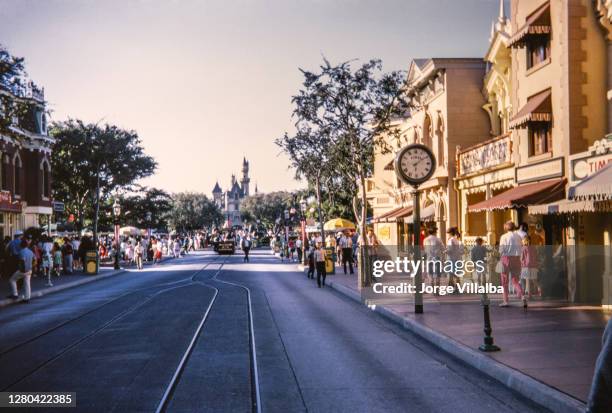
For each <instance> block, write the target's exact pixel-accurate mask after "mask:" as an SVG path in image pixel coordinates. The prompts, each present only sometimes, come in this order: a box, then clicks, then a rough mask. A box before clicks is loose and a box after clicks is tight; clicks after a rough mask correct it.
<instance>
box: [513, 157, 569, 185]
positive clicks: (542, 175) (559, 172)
mask: <svg viewBox="0 0 612 413" xmlns="http://www.w3.org/2000/svg"><path fill="white" fill-rule="evenodd" d="M563 165H564V163H563V157H562V156H561V157H559V158H555V159H549V160H546V161H542V162H538V163H533V164H530V165H525V166H519V167H518V168H516V169H515V180H516V183H517V184H526V183H528V182H536V181H543V180H545V179H552V178H560V177H562V176H563V175H564V172H565V171H564V167H563Z"/></svg>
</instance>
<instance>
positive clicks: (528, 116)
mask: <svg viewBox="0 0 612 413" xmlns="http://www.w3.org/2000/svg"><path fill="white" fill-rule="evenodd" d="M550 95H551V91H550V89H546V90H543V91H541V92H539V93H536V94H535V95H533V96H531V97H530V98H529V99H527V103H526V104H525V105H524V106H523V107H522V108H521V109H520V110H519V111H518V113H517V114H516V115H514V116H513V117H512V118H511V119H510V124H509V126H510V128H512V129H515V128H521V127H523V126H525V125H526V124H527V122H550V121H551V120H552V114H551V112H552V106H551V102H550Z"/></svg>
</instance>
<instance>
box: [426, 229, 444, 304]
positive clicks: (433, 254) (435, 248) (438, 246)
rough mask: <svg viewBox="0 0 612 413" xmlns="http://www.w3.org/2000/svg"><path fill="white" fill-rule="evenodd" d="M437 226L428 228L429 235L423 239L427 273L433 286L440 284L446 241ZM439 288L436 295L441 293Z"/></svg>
mask: <svg viewBox="0 0 612 413" xmlns="http://www.w3.org/2000/svg"><path fill="white" fill-rule="evenodd" d="M437 232H438V230H437V229H436V228H429V229H428V230H427V233H428V234H429V235H427V237H425V239H424V240H423V252H424V253H425V259H426V261H425V262H426V263H427V268H426V270H427V274H428V275H429V276H430V277H431V285H432V286H438V287H439V286H440V278H441V276H442V254H444V243H443V242H442V240H441V239H440V238H438V236H437V235H436V233H437ZM439 294H440V293H438V289H436V290H435V293H434V295H439Z"/></svg>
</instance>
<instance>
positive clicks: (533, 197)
mask: <svg viewBox="0 0 612 413" xmlns="http://www.w3.org/2000/svg"><path fill="white" fill-rule="evenodd" d="M563 198H565V178H558V179H551V180H548V181H542V182H536V183H533V184H527V185H520V186H517V187H514V188H512V189H509V190H507V191H505V192H502V193H501V194H498V195H495V196H494V197H492V198H489V199H487V200H484V201H482V202H478V203H477V204H474V205H469V206H468V211H470V212H480V211H492V210H495V209H510V208H526V207H528V206H529V205H537V204H545V203H548V202H554V201H559V200H560V199H563Z"/></svg>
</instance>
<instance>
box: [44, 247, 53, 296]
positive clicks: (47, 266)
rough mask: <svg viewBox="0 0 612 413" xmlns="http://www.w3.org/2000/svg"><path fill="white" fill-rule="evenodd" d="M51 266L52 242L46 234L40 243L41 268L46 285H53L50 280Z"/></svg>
mask: <svg viewBox="0 0 612 413" xmlns="http://www.w3.org/2000/svg"><path fill="white" fill-rule="evenodd" d="M52 267H53V242H51V238H49V237H48V236H45V237H43V243H42V269H43V275H44V276H45V277H47V284H46V286H47V287H53V283H52V282H51V268H52Z"/></svg>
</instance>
